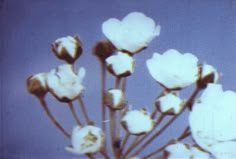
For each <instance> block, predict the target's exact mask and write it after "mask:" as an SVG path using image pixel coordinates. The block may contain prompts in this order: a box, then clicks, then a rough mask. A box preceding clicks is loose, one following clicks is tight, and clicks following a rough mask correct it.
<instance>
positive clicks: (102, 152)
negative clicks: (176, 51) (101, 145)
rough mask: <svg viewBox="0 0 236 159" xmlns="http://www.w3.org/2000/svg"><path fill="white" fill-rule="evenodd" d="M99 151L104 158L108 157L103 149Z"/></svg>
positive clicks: (107, 158)
mask: <svg viewBox="0 0 236 159" xmlns="http://www.w3.org/2000/svg"><path fill="white" fill-rule="evenodd" d="M100 153H101V154H102V155H103V157H104V158H105V159H109V156H108V155H107V153H106V151H105V149H103V150H101V151H100Z"/></svg>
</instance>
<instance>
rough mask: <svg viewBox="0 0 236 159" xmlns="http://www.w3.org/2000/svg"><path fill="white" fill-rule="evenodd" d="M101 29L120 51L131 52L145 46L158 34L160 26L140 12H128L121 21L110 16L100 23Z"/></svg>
mask: <svg viewBox="0 0 236 159" xmlns="http://www.w3.org/2000/svg"><path fill="white" fill-rule="evenodd" d="M102 31H103V33H104V34H105V36H106V37H107V38H108V39H109V40H110V41H111V42H112V44H113V45H114V46H115V47H116V48H117V49H118V50H120V51H125V52H129V53H131V54H133V53H136V52H139V51H140V50H142V49H143V48H145V47H147V45H148V43H149V42H151V41H152V39H153V38H154V37H156V36H158V35H159V34H160V26H159V25H158V26H156V24H155V22H154V21H153V20H152V19H151V18H149V17H147V16H146V15H144V14H143V13H140V12H132V13H129V14H128V15H127V16H126V17H124V18H123V19H122V21H120V20H118V19H116V18H110V19H108V20H107V21H105V22H104V23H103V24H102Z"/></svg>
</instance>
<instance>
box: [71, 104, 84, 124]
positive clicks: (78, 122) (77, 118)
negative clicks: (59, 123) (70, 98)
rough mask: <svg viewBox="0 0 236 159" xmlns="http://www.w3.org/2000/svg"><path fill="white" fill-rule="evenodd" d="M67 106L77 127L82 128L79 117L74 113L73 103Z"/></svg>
mask: <svg viewBox="0 0 236 159" xmlns="http://www.w3.org/2000/svg"><path fill="white" fill-rule="evenodd" d="M68 106H69V108H70V111H71V113H72V115H73V117H74V119H75V121H76V123H77V124H78V125H79V126H82V124H81V122H80V120H79V117H78V116H77V114H76V112H75V109H74V106H73V103H72V102H68Z"/></svg>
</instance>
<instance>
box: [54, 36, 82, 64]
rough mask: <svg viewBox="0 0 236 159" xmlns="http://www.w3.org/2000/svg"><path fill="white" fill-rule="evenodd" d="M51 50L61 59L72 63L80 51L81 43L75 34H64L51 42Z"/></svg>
mask: <svg viewBox="0 0 236 159" xmlns="http://www.w3.org/2000/svg"><path fill="white" fill-rule="evenodd" d="M52 51H53V52H54V54H55V55H56V56H57V57H58V58H59V59H62V60H65V61H67V62H68V63H73V62H74V61H75V60H76V59H77V58H78V57H79V56H80V55H81V53H82V48H81V43H80V40H79V38H78V37H77V36H75V37H72V36H66V37H62V38H59V39H57V40H56V41H55V42H54V43H53V44H52Z"/></svg>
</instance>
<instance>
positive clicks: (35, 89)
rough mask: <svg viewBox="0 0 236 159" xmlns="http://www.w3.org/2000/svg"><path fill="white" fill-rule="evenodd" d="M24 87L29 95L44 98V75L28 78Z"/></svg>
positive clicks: (45, 89)
mask: <svg viewBox="0 0 236 159" xmlns="http://www.w3.org/2000/svg"><path fill="white" fill-rule="evenodd" d="M26 85H27V89H28V91H29V93H31V94H34V95H35V96H44V95H45V94H46V93H47V92H48V87H47V83H46V74H45V73H38V74H36V75H32V76H30V77H29V78H28V79H27V81H26Z"/></svg>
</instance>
